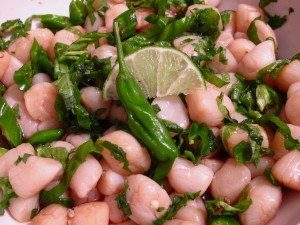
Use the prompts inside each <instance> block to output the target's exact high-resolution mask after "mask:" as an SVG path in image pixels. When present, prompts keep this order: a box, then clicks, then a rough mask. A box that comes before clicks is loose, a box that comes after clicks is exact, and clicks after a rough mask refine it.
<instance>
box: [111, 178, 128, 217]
mask: <svg viewBox="0 0 300 225" xmlns="http://www.w3.org/2000/svg"><path fill="white" fill-rule="evenodd" d="M128 187H129V186H128V183H127V182H126V183H125V184H124V186H123V190H122V192H121V193H120V194H119V195H117V197H116V198H115V200H116V201H117V204H118V209H120V210H121V211H122V212H123V215H124V217H127V216H130V215H131V214H132V212H131V209H130V206H129V204H128V202H127V199H126V192H127V190H128Z"/></svg>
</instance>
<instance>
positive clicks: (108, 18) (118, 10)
mask: <svg viewBox="0 0 300 225" xmlns="http://www.w3.org/2000/svg"><path fill="white" fill-rule="evenodd" d="M127 10H128V7H127V6H126V5H125V4H116V5H113V6H111V7H110V8H109V9H108V10H107V11H106V12H105V27H106V29H107V32H112V31H113V22H114V19H115V18H116V17H118V16H119V15H120V14H122V13H123V12H125V11H127Z"/></svg>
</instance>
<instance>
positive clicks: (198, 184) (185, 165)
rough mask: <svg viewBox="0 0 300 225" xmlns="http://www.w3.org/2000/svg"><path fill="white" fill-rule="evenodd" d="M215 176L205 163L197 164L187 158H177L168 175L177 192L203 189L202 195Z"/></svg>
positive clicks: (182, 192)
mask: <svg viewBox="0 0 300 225" xmlns="http://www.w3.org/2000/svg"><path fill="white" fill-rule="evenodd" d="M213 176H214V172H213V171H212V170H211V169H210V168H209V167H207V166H205V165H202V164H199V165H197V166H195V165H194V164H193V163H192V162H191V161H189V160H187V159H183V158H176V159H175V161H174V163H173V166H172V168H171V170H170V171H169V173H168V176H167V177H168V181H169V183H170V185H171V187H172V188H174V190H175V191H176V192H178V193H181V194H184V193H186V192H197V191H201V195H202V194H204V192H205V191H206V189H207V188H208V186H209V185H210V183H211V181H212V179H213ZM182 181H184V182H182Z"/></svg>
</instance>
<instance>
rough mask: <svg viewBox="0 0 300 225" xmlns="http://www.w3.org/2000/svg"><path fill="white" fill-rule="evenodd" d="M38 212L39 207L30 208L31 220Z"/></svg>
mask: <svg viewBox="0 0 300 225" xmlns="http://www.w3.org/2000/svg"><path fill="white" fill-rule="evenodd" d="M38 212H39V209H38V208H34V209H32V210H31V213H30V219H31V220H32V219H33V218H34V217H35V216H36V215H37V214H38Z"/></svg>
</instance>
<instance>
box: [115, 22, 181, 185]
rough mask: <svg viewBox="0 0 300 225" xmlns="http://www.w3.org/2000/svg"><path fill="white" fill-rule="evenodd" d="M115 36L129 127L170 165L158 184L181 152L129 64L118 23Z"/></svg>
mask: <svg viewBox="0 0 300 225" xmlns="http://www.w3.org/2000/svg"><path fill="white" fill-rule="evenodd" d="M114 33H115V36H116V42H117V49H118V61H119V75H118V77H117V81H116V84H117V91H118V95H119V98H120V101H121V103H122V104H123V106H124V108H125V110H126V113H127V115H128V126H129V128H130V129H131V131H132V132H133V134H134V135H135V136H136V137H138V138H139V139H140V140H141V141H143V142H144V143H145V145H146V146H147V148H148V149H149V150H150V152H151V153H152V154H153V155H154V156H155V157H156V158H157V159H158V160H159V161H160V162H162V164H164V165H168V166H167V167H166V166H163V168H166V169H165V171H159V172H160V175H159V176H158V175H156V176H155V177H156V180H157V181H158V180H160V179H161V178H163V177H164V176H166V175H167V173H168V170H169V169H170V168H171V166H172V162H173V161H174V159H175V158H176V157H177V156H178V154H179V151H178V148H177V146H176V145H175V143H174V141H173V140H172V138H171V136H170V134H169V132H168V130H167V128H166V127H165V125H164V124H163V123H162V122H161V121H160V120H159V119H158V118H157V116H156V113H155V112H154V110H153V108H152V106H151V105H150V103H149V102H148V101H147V99H146V98H145V96H144V94H143V93H142V91H141V89H140V87H139V85H138V84H137V82H136V81H135V79H134V78H133V76H132V74H130V72H129V71H128V68H127V67H126V65H125V61H124V53H123V49H122V43H121V39H120V34H119V25H118V22H117V21H115V22H114Z"/></svg>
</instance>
